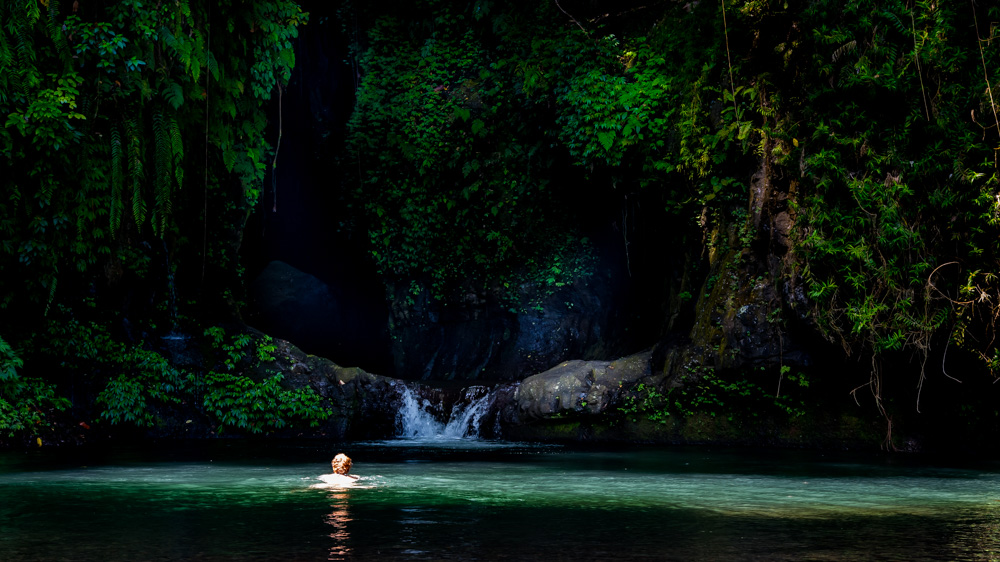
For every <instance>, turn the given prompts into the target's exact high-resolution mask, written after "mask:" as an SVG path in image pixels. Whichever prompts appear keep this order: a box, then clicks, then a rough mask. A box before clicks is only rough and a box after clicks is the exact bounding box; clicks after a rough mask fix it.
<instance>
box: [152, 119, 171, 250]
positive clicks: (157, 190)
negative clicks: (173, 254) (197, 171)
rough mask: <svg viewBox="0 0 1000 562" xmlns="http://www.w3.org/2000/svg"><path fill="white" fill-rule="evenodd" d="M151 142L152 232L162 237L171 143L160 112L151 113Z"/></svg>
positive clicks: (168, 197) (168, 198) (167, 208)
mask: <svg viewBox="0 0 1000 562" xmlns="http://www.w3.org/2000/svg"><path fill="white" fill-rule="evenodd" d="M153 141H154V146H153V150H154V159H153V161H154V162H155V166H156V171H155V174H156V177H155V178H154V181H153V220H152V223H153V232H154V233H156V234H158V235H160V236H163V233H164V232H165V231H166V227H167V217H168V216H169V215H170V210H171V191H172V190H171V187H172V178H171V176H172V175H173V174H171V172H172V168H173V164H174V158H173V143H172V141H171V139H170V131H169V129H168V126H167V118H166V117H164V115H163V112H162V110H160V109H157V110H156V111H155V112H154V113H153Z"/></svg>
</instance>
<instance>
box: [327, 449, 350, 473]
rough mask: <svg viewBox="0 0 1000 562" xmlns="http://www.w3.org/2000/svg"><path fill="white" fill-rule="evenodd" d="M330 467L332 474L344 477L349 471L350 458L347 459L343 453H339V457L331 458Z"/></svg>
mask: <svg viewBox="0 0 1000 562" xmlns="http://www.w3.org/2000/svg"><path fill="white" fill-rule="evenodd" d="M330 465H331V466H333V473H334V474H344V475H346V474H347V473H348V472H350V471H351V457H348V456H347V455H345V454H344V453H340V454H339V455H337V456H335V457H333V461H331V462H330Z"/></svg>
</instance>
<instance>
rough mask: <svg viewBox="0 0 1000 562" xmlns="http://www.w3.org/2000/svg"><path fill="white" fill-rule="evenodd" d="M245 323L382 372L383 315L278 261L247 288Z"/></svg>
mask: <svg viewBox="0 0 1000 562" xmlns="http://www.w3.org/2000/svg"><path fill="white" fill-rule="evenodd" d="M250 292H251V311H250V314H249V318H248V319H249V321H250V323H251V324H253V325H254V326H255V327H256V328H258V329H260V330H261V331H263V332H266V333H268V334H271V335H273V336H274V337H278V338H282V339H286V340H289V341H291V342H294V343H295V345H297V346H299V347H301V348H302V349H305V350H306V351H308V352H309V353H313V354H316V355H322V356H325V357H330V358H331V359H334V360H336V361H337V362H339V363H341V364H344V365H358V366H363V367H365V368H367V369H370V370H373V371H374V370H386V366H387V361H386V360H385V359H386V356H387V354H388V336H387V333H386V329H385V324H384V316H383V315H382V314H384V311H383V312H381V313H380V311H379V310H378V309H373V308H369V307H366V306H365V305H364V303H359V299H357V298H355V297H354V296H350V295H348V294H347V291H344V290H342V289H340V288H338V287H336V286H333V285H328V284H326V283H324V282H323V281H321V280H320V279H319V278H317V277H314V276H313V275H310V274H308V273H305V272H303V271H299V270H298V269H296V268H294V267H292V266H290V265H288V264H287V263H284V262H281V261H273V262H271V263H270V264H268V266H267V267H266V268H264V270H263V271H262V272H261V273H260V275H258V276H257V278H256V279H255V280H254V282H253V284H252V285H251V289H250Z"/></svg>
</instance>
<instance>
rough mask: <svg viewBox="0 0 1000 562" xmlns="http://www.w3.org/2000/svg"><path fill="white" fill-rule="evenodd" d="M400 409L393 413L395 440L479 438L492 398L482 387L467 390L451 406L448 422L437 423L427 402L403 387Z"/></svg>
mask: <svg viewBox="0 0 1000 562" xmlns="http://www.w3.org/2000/svg"><path fill="white" fill-rule="evenodd" d="M400 401H401V406H400V408H399V412H398V413H397V414H396V429H397V434H396V436H397V437H401V438H403V439H418V440H428V441H449V440H458V439H478V438H479V427H480V424H481V423H482V421H483V418H484V417H485V416H486V414H487V413H488V412H489V409H490V406H491V405H492V404H493V395H492V394H491V393H490V392H487V391H486V389H485V388H483V387H470V388H467V389H466V390H465V393H464V394H463V396H462V398H461V399H460V400H459V401H458V402H456V403H455V405H454V406H453V407H452V409H451V412H450V415H449V416H448V420H447V421H444V422H442V421H439V420H438V418H437V417H436V416H435V415H434V413H433V411H432V410H433V407H434V406H433V405H432V404H431V403H430V401H429V400H427V399H425V398H420V397H419V396H417V395H416V394H414V392H413V390H412V389H410V388H409V387H408V386H405V385H402V390H401V391H400Z"/></svg>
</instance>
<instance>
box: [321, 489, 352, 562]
mask: <svg viewBox="0 0 1000 562" xmlns="http://www.w3.org/2000/svg"><path fill="white" fill-rule="evenodd" d="M327 498H329V500H330V509H331V511H330V513H329V514H328V515H326V516H325V517H324V520H325V521H326V524H327V525H330V526H331V527H333V532H331V533H330V538H331V539H333V544H332V545H331V546H330V554H329V557H328V558H327V560H347V558H348V557H350V555H351V547H350V545H349V544H348V543H349V542H350V540H351V534H350V532H349V531H348V530H347V524H348V523H350V522H351V512H350V510H349V509H348V503H349V499H350V495H349V494H348V493H347V492H346V491H339V492H331V493H330V494H329V495H328V496H327Z"/></svg>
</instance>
